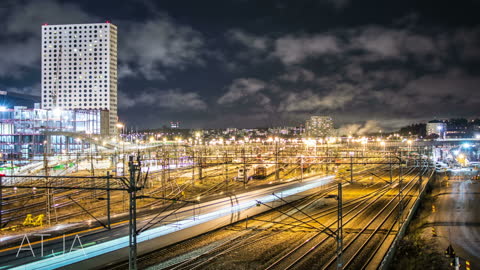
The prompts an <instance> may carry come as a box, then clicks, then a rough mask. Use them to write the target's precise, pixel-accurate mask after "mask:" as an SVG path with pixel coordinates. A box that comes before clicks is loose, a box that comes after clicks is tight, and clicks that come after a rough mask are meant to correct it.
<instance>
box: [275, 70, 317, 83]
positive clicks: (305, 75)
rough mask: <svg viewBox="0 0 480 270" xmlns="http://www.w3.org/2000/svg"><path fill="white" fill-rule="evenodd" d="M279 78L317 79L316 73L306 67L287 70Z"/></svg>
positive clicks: (284, 79) (296, 79)
mask: <svg viewBox="0 0 480 270" xmlns="http://www.w3.org/2000/svg"><path fill="white" fill-rule="evenodd" d="M279 79H280V80H283V81H288V82H299V81H306V82H310V81H313V80H314V79H315V73H313V72H312V71H310V70H308V69H305V68H301V67H294V68H291V69H289V70H287V72H286V73H285V74H283V75H281V76H280V77H279Z"/></svg>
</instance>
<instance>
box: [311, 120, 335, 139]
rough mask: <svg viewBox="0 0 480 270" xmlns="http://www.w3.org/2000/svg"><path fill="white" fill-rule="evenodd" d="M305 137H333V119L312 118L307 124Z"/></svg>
mask: <svg viewBox="0 0 480 270" xmlns="http://www.w3.org/2000/svg"><path fill="white" fill-rule="evenodd" d="M305 135H306V136H307V137H310V138H326V137H330V136H332V135H333V119H332V117H330V116H311V117H310V119H308V120H307V121H306V123H305Z"/></svg>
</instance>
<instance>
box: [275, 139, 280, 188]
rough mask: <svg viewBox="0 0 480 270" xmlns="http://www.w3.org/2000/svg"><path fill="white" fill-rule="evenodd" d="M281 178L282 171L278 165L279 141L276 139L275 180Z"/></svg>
mask: <svg viewBox="0 0 480 270" xmlns="http://www.w3.org/2000/svg"><path fill="white" fill-rule="evenodd" d="M278 179H280V172H279V167H278V141H275V180H277V181H278Z"/></svg>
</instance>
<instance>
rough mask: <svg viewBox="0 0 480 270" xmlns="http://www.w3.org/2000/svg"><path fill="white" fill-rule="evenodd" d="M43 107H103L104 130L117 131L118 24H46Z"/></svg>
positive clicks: (43, 59)
mask: <svg viewBox="0 0 480 270" xmlns="http://www.w3.org/2000/svg"><path fill="white" fill-rule="evenodd" d="M42 108H43V109H57V110H58V109H59V110H76V109H81V110H101V111H102V115H103V117H102V118H103V119H102V120H101V125H102V130H103V132H102V133H104V134H105V135H112V134H115V133H116V122H117V120H118V119H117V118H118V116H117V27H116V26H115V25H113V24H111V23H109V22H108V21H107V22H106V23H91V24H62V25H46V24H45V25H43V26H42Z"/></svg>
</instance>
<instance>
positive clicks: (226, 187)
mask: <svg viewBox="0 0 480 270" xmlns="http://www.w3.org/2000/svg"><path fill="white" fill-rule="evenodd" d="M227 193H228V156H227V151H225V194H227Z"/></svg>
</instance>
